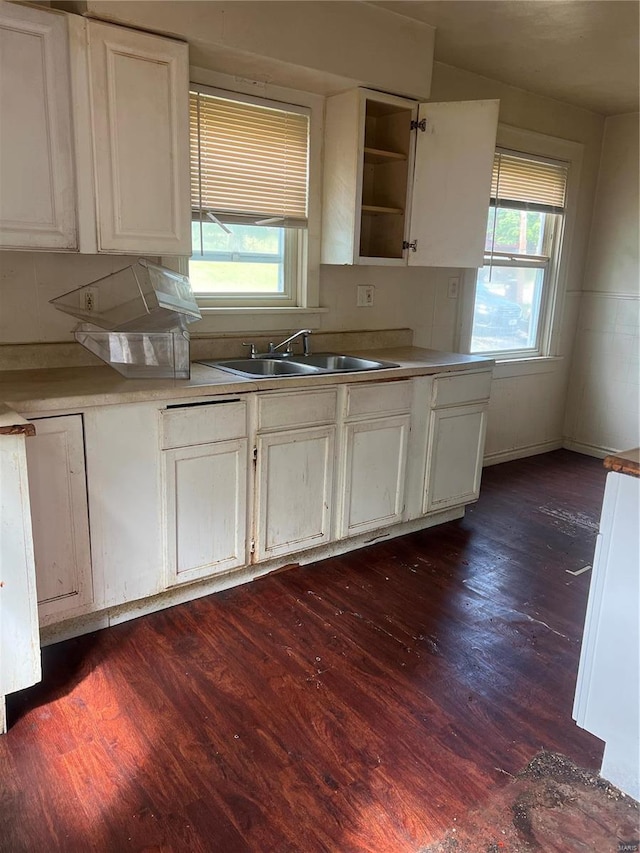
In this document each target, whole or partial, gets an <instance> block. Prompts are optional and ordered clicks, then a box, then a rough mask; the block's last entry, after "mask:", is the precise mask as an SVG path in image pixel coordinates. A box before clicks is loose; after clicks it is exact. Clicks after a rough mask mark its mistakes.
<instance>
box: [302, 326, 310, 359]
mask: <svg viewBox="0 0 640 853" xmlns="http://www.w3.org/2000/svg"><path fill="white" fill-rule="evenodd" d="M310 334H311V329H307V330H306V331H304V332H303V333H302V352H303V354H304V355H311V349H310V347H309V335H310Z"/></svg>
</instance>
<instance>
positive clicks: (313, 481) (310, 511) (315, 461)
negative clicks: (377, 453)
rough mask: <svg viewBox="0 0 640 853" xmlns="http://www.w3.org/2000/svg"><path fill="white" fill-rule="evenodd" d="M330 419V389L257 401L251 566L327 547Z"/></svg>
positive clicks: (331, 460) (332, 434) (332, 438)
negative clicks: (285, 555) (275, 558)
mask: <svg viewBox="0 0 640 853" xmlns="http://www.w3.org/2000/svg"><path fill="white" fill-rule="evenodd" d="M335 418H336V391H335V389H331V390H329V391H317V392H315V391H312V392H297V393H296V394H286V393H285V394H260V395H258V437H257V440H256V493H255V524H256V530H255V543H254V547H255V556H254V559H255V560H256V561H260V560H266V559H269V558H270V557H277V556H281V555H283V554H292V553H294V552H296V551H301V550H304V549H306V548H312V547H314V546H316V545H322V544H325V543H327V542H329V541H330V538H331V521H332V508H333V475H334V448H335V434H336V427H335ZM323 422H324V423H323ZM309 424H320V425H319V426H309Z"/></svg>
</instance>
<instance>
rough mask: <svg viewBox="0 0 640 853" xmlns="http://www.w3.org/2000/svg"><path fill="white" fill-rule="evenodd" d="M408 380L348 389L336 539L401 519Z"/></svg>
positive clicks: (407, 434) (406, 437) (407, 422)
mask: <svg viewBox="0 0 640 853" xmlns="http://www.w3.org/2000/svg"><path fill="white" fill-rule="evenodd" d="M411 400H412V383H411V382H393V383H388V384H386V385H382V386H381V385H379V384H375V385H354V386H350V387H348V388H347V401H346V417H347V420H346V424H345V428H344V429H345V436H344V445H345V446H344V452H343V468H342V471H343V475H342V477H343V485H342V488H341V490H340V491H341V502H342V511H341V513H340V522H339V531H338V536H339V537H340V538H344V537H346V536H355V535H357V534H358V533H364V532H366V531H368V530H376V529H379V528H381V527H387V526H390V525H392V524H398V523H399V522H401V521H402V520H403V514H404V506H405V472H406V460H407V446H408V438H409V430H410V424H411V415H410V409H411Z"/></svg>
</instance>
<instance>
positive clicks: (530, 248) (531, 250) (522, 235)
mask: <svg viewBox="0 0 640 853" xmlns="http://www.w3.org/2000/svg"><path fill="white" fill-rule="evenodd" d="M497 214H498V219H497V222H496V208H495V207H492V208H490V210H489V221H488V222H487V238H486V243H485V248H486V250H487V252H490V251H491V246H492V243H493V249H494V251H495V252H515V253H518V254H525V255H539V254H541V252H542V239H543V236H544V220H545V217H546V216H547V214H546V213H537V212H535V211H530V210H529V211H527V210H509V209H507V208H504V207H499V208H498V209H497ZM494 223H495V235H494V230H493V229H494ZM494 241H495V242H494Z"/></svg>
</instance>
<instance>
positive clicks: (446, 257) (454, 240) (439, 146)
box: [409, 101, 499, 267]
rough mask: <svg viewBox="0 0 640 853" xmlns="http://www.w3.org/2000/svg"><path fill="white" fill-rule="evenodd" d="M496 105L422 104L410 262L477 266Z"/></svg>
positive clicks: (481, 255)
mask: <svg viewBox="0 0 640 853" xmlns="http://www.w3.org/2000/svg"><path fill="white" fill-rule="evenodd" d="M498 107H499V101H459V102H454V103H450V104H421V106H420V113H419V119H420V120H422V119H426V130H425V131H424V132H422V131H419V132H418V134H417V140H416V158H415V177H414V181H413V198H412V205H411V229H410V235H411V241H413V240H416V241H417V245H416V251H415V252H413V251H411V252H409V264H410V265H413V266H419V267H481V266H482V264H483V261H484V244H485V234H486V230H487V216H488V212H489V198H490V194H491V173H492V169H493V157H494V153H495V148H496V132H497V128H498Z"/></svg>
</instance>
